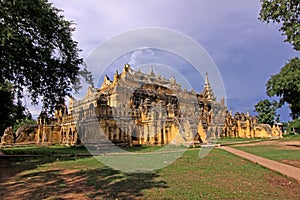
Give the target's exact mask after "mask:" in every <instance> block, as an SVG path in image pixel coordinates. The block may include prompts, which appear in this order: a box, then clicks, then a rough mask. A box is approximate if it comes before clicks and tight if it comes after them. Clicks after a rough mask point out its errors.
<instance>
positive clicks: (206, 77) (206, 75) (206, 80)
mask: <svg viewBox="0 0 300 200" xmlns="http://www.w3.org/2000/svg"><path fill="white" fill-rule="evenodd" d="M205 85H209V81H208V73H207V72H206V74H205Z"/></svg>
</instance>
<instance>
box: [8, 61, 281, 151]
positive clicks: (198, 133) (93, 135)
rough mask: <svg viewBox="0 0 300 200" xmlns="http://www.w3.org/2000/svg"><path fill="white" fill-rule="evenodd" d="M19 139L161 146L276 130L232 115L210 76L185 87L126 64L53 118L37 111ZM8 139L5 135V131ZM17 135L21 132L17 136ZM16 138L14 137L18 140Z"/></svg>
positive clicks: (275, 133)
mask: <svg viewBox="0 0 300 200" xmlns="http://www.w3.org/2000/svg"><path fill="white" fill-rule="evenodd" d="M37 121H38V124H37V126H36V128H35V129H34V133H33V134H32V133H31V137H30V138H27V139H26V135H28V133H26V134H25V133H19V135H22V134H23V135H25V136H24V137H22V138H23V139H22V141H20V142H34V143H38V144H65V145H76V144H82V143H83V144H93V143H101V142H103V143H106V142H107V141H111V142H113V143H115V144H119V145H164V144H169V143H173V144H187V145H191V144H194V143H199V142H207V141H209V140H210V139H215V138H219V137H243V138H252V137H275V136H280V134H281V133H280V130H279V129H277V128H276V127H274V128H273V129H272V128H271V127H269V126H268V125H261V124H258V123H257V120H256V118H253V117H251V116H249V115H247V114H246V115H245V114H236V115H235V116H232V115H231V113H230V112H228V111H227V108H226V106H225V100H224V99H222V100H220V101H217V99H216V97H215V96H214V93H213V91H212V88H211V86H210V84H209V80H208V76H207V75H206V78H205V85H204V89H203V91H202V92H200V93H197V92H195V91H194V90H192V91H187V90H186V89H183V88H182V87H181V85H180V84H179V83H177V82H176V80H175V78H173V77H172V78H170V79H165V78H164V77H162V76H160V75H155V74H154V73H153V71H151V72H150V73H149V74H145V73H142V72H141V71H134V70H132V69H131V68H130V66H129V65H128V64H126V65H125V66H124V68H123V70H122V72H121V73H118V71H116V73H115V74H114V79H113V80H110V79H109V77H107V76H105V77H104V80H103V83H102V85H101V87H100V88H93V87H89V88H88V90H87V93H86V95H85V97H84V98H83V99H82V100H74V99H71V100H70V104H69V106H68V107H66V106H63V107H62V108H61V109H60V110H57V111H56V112H55V115H54V118H49V117H48V116H47V115H46V114H43V113H42V114H41V115H40V116H39V118H38V120H37ZM6 137H7V138H9V137H8V136H6ZM19 137H21V136H19ZM16 142H18V141H16Z"/></svg>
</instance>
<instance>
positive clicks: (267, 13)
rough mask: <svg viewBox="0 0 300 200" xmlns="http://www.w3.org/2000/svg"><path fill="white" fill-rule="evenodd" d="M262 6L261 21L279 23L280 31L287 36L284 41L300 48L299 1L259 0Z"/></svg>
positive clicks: (295, 47) (297, 48)
mask: <svg viewBox="0 0 300 200" xmlns="http://www.w3.org/2000/svg"><path fill="white" fill-rule="evenodd" d="M260 2H261V3H262V7H261V10H260V17H259V19H260V20H261V21H263V22H267V23H269V22H277V23H280V24H281V28H280V31H281V32H283V34H284V35H286V36H287V38H286V40H285V41H286V42H289V43H291V44H292V45H293V47H294V49H295V50H297V51H299V50H300V1H299V0H260Z"/></svg>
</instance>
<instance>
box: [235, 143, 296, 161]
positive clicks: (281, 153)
mask: <svg viewBox="0 0 300 200" xmlns="http://www.w3.org/2000/svg"><path fill="white" fill-rule="evenodd" d="M232 147H234V148H236V149H239V150H242V151H246V152H248V153H252V154H255V155H258V156H261V157H264V158H269V159H271V160H276V161H281V160H285V159H286V160H300V149H299V150H286V149H281V148H280V147H278V146H275V145H257V146H232Z"/></svg>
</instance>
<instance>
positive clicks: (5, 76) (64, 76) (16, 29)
mask: <svg viewBox="0 0 300 200" xmlns="http://www.w3.org/2000/svg"><path fill="white" fill-rule="evenodd" d="M60 13H61V11H60V10H58V9H57V8H55V7H53V5H52V4H50V3H48V1H47V0H1V1H0V66H1V68H0V83H4V82H6V81H8V82H10V83H12V85H13V91H14V93H15V94H16V98H17V101H18V102H21V99H22V98H23V97H24V93H25V91H26V90H27V93H28V94H29V95H30V98H31V101H32V103H33V104H37V103H38V101H39V99H40V98H41V100H42V102H43V108H44V110H49V111H53V110H54V109H55V107H56V106H57V105H60V104H61V103H63V102H64V97H65V96H68V95H71V91H72V90H74V89H75V90H77V89H78V88H79V87H80V86H79V79H80V77H81V76H84V77H85V78H86V80H87V81H88V82H90V81H91V76H90V74H89V73H88V71H87V69H86V68H85V67H81V66H83V65H82V64H83V60H82V59H81V58H80V57H79V51H80V50H79V49H78V46H77V42H76V41H74V40H73V39H72V32H73V31H74V27H73V26H74V24H73V23H72V22H69V21H67V20H65V19H64V17H63V15H61V14H60ZM1 98H2V97H1Z"/></svg>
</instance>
